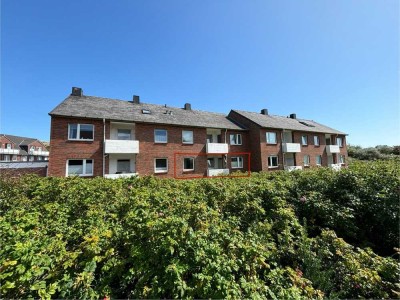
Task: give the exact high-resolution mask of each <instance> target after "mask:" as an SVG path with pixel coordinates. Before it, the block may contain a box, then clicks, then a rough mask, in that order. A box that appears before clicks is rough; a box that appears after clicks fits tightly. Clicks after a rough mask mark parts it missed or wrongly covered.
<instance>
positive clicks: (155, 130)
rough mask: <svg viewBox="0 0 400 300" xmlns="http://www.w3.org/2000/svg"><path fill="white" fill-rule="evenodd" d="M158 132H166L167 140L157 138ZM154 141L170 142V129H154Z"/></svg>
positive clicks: (159, 142) (158, 142)
mask: <svg viewBox="0 0 400 300" xmlns="http://www.w3.org/2000/svg"><path fill="white" fill-rule="evenodd" d="M157 132H165V141H159V140H157ZM154 143H157V144H166V143H168V130H167V129H154Z"/></svg>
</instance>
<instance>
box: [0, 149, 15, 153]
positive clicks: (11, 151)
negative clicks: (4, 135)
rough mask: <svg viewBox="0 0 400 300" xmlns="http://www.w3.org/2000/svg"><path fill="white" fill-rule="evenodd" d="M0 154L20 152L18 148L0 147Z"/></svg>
mask: <svg viewBox="0 0 400 300" xmlns="http://www.w3.org/2000/svg"><path fill="white" fill-rule="evenodd" d="M0 154H19V150H18V149H3V148H0Z"/></svg>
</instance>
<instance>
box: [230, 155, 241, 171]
mask: <svg viewBox="0 0 400 300" xmlns="http://www.w3.org/2000/svg"><path fill="white" fill-rule="evenodd" d="M231 167H232V169H241V168H243V157H241V156H239V157H231Z"/></svg>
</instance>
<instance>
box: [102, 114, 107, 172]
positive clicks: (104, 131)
mask: <svg viewBox="0 0 400 300" xmlns="http://www.w3.org/2000/svg"><path fill="white" fill-rule="evenodd" d="M105 147H106V119H104V118H103V177H104V175H105V173H106V156H105Z"/></svg>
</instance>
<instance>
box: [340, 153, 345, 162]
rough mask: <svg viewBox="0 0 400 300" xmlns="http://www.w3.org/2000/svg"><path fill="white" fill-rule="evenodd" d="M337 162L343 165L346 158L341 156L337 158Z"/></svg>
mask: <svg viewBox="0 0 400 300" xmlns="http://www.w3.org/2000/svg"><path fill="white" fill-rule="evenodd" d="M339 162H340V163H341V164H345V163H346V157H345V156H344V155H343V154H341V155H340V156H339Z"/></svg>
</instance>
